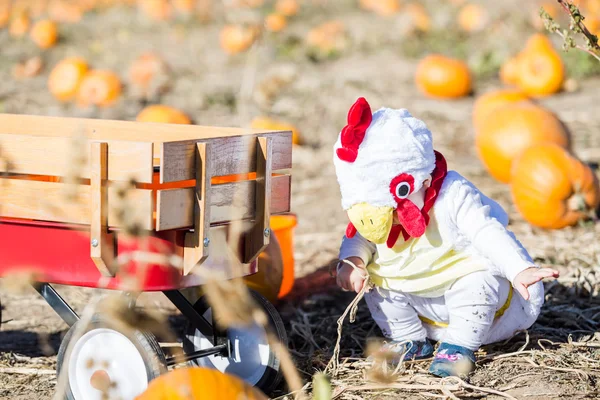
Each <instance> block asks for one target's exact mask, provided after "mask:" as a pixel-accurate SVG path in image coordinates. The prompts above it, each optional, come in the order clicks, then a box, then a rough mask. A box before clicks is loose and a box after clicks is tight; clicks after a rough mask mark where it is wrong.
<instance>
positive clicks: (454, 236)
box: [339, 171, 543, 308]
mask: <svg viewBox="0 0 600 400" xmlns="http://www.w3.org/2000/svg"><path fill="white" fill-rule="evenodd" d="M433 211H434V212H435V215H436V217H437V219H438V226H439V230H440V235H441V236H442V238H443V241H444V243H453V245H454V249H456V250H459V251H464V252H466V253H469V254H474V255H478V256H481V257H483V258H484V259H486V260H488V261H489V264H488V268H489V270H490V271H492V273H493V274H494V275H498V276H502V277H504V278H506V279H508V280H509V281H510V282H511V284H512V283H513V282H514V278H515V277H516V276H517V274H519V273H520V272H521V271H523V270H525V269H527V268H530V267H535V266H536V265H535V264H534V262H533V260H532V259H531V256H530V255H529V254H528V253H527V251H526V250H525V248H524V247H523V246H522V245H521V243H520V242H519V241H518V240H517V239H516V237H515V236H514V234H513V233H512V232H510V231H508V230H507V229H506V226H507V225H508V215H507V214H506V212H505V211H504V209H503V208H502V207H501V206H500V205H499V204H498V203H496V202H495V201H493V200H492V199H490V198H488V197H486V196H485V195H483V194H482V193H481V192H480V191H479V190H478V189H477V188H476V187H475V186H474V185H473V184H472V183H471V182H469V181H468V180H467V179H465V178H464V177H462V176H461V175H460V174H459V173H457V172H456V171H448V174H447V176H446V178H445V179H444V183H443V184H442V188H441V190H440V194H439V195H438V197H437V199H436V201H435V204H434V206H433ZM381 246H386V244H385V243H384V244H382V245H381ZM376 250H377V247H376V246H375V245H374V244H373V243H371V242H369V241H367V240H366V239H364V238H363V237H362V236H360V234H358V233H357V234H356V236H354V237H353V238H352V239H349V238H347V237H344V239H343V241H342V245H341V248H340V255H339V258H340V259H346V258H348V257H360V258H361V259H362V260H363V261H364V262H365V263H366V264H368V263H369V262H371V260H372V258H373V255H374V254H375V251H376ZM540 287H542V286H541V285H533V286H531V287H530V288H529V290H530V294H531V299H532V300H533V299H540V295H541V294H542V293H534V292H535V291H539V290H540ZM542 290H543V288H542ZM540 300H542V301H543V296H542V297H541V299H540ZM536 308H537V307H536Z"/></svg>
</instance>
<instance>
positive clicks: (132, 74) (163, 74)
mask: <svg viewBox="0 0 600 400" xmlns="http://www.w3.org/2000/svg"><path fill="white" fill-rule="evenodd" d="M129 82H130V83H131V85H132V88H133V89H134V91H135V92H136V94H137V95H140V96H142V97H144V98H147V99H148V98H151V97H154V96H155V95H158V94H161V93H163V92H165V91H166V90H167V88H168V86H169V68H168V66H167V64H166V62H165V61H164V60H163V59H162V58H161V57H160V56H159V55H158V54H155V53H152V52H146V53H143V54H141V55H140V56H138V57H137V58H136V59H135V60H133V62H132V63H131V65H130V67H129Z"/></svg>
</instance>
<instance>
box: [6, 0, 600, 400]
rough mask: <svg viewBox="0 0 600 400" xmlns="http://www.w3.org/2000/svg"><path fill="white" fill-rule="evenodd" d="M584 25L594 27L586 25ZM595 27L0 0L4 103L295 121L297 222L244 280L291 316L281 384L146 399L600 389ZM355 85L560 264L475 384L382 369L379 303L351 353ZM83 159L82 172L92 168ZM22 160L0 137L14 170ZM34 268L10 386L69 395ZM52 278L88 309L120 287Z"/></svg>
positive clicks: (163, 312)
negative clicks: (348, 146) (345, 276)
mask: <svg viewBox="0 0 600 400" xmlns="http://www.w3.org/2000/svg"><path fill="white" fill-rule="evenodd" d="M567 3H574V6H573V7H575V6H576V7H578V8H577V11H574V10H575V9H574V8H569V7H570V6H569V4H567ZM563 6H564V7H563ZM565 7H566V8H565ZM540 9H541V10H543V11H542V12H540ZM569 13H574V15H575V16H574V17H570V15H569ZM581 15H583V17H584V18H583V19H582V18H581ZM549 17H550V18H551V19H548V18H549ZM570 18H575V22H574V24H575V25H577V24H584V25H585V29H581V27H580V26H579V25H577V26H576V27H575V28H574V29H571V30H569V26H570V24H571V25H573V22H572V21H571V20H570ZM557 24H558V25H560V27H557V26H558V25H557ZM599 26H600V1H596V0H578V1H567V0H564V1H563V0H560V1H556V0H529V1H519V0H503V1H492V0H419V1H417V0H389V1H388V0H368V1H367V0H330V1H327V0H0V114H23V115H42V116H52V117H77V118H93V119H104V120H123V121H132V122H133V121H135V122H137V123H139V124H140V125H141V126H144V127H148V128H147V129H152V128H151V127H155V129H157V130H160V127H161V126H164V125H158V124H174V126H176V127H177V128H178V129H179V128H181V129H182V130H185V129H187V128H189V126H193V125H196V126H206V127H209V126H212V127H241V128H247V129H259V130H274V131H290V132H291V136H292V139H291V141H290V146H292V168H291V200H290V201H291V214H293V216H294V219H293V220H291V221H292V222H289V223H288V224H287V225H285V224H284V225H285V229H283V228H282V230H283V231H285V233H286V234H287V235H289V236H286V237H285V239H283V236H278V237H277V240H278V241H279V242H278V243H279V244H278V246H280V247H281V249H276V250H272V248H269V249H270V251H269V252H265V253H264V254H263V255H262V256H261V260H263V261H264V260H266V261H264V262H265V265H268V267H266V268H273V271H271V270H269V269H266V271H267V272H264V273H263V274H257V275H256V276H255V278H254V280H252V279H248V280H247V281H246V284H248V285H249V286H250V287H252V288H253V289H254V290H257V291H259V292H260V291H261V290H263V292H261V293H263V295H264V296H265V297H267V298H268V299H269V300H270V301H271V302H272V303H273V305H274V307H275V308H276V309H277V311H278V313H279V314H280V315H281V318H282V320H283V326H284V328H285V332H286V334H287V338H288V344H287V349H288V350H287V351H284V350H281V353H280V355H281V356H280V357H279V358H280V359H281V360H282V361H281V370H282V372H283V378H282V379H281V382H279V383H278V384H277V385H276V387H275V389H274V390H273V391H272V392H270V393H263V392H261V391H259V390H258V389H254V388H252V387H251V386H250V385H248V384H246V383H244V382H242V381H241V380H239V379H234V378H231V377H228V376H225V375H223V374H217V375H214V374H213V373H214V371H206V370H201V368H199V367H198V369H190V370H189V371H181V372H179V371H178V370H177V369H175V370H174V371H173V368H171V373H172V375H166V376H163V377H161V378H157V379H161V380H156V381H154V382H153V384H152V385H151V386H149V389H148V392H147V393H145V394H143V395H140V397H139V398H140V399H159V398H160V399H163V398H164V399H175V398H177V399H179V398H181V399H184V398H185V399H186V400H191V399H202V398H215V399H216V398H221V397H218V395H219V393H230V394H228V395H227V396H228V398H237V397H235V396H237V395H239V396H240V397H239V398H240V399H241V398H256V399H262V398H278V399H290V400H291V399H294V398H306V399H316V400H329V399H334V398H335V399H426V398H441V399H456V398H459V399H467V398H468V399H471V398H478V399H482V398H485V399H527V400H542V399H564V398H572V399H597V398H600V220H599V215H600V214H599V212H600V183H599V178H600V169H599V165H600V47H598V44H597V42H596V43H594V41H593V39H590V38H593V35H594V33H595V34H596V35H600V29H599ZM547 28H549V29H547ZM586 34H588V36H586ZM563 36H564V37H563ZM564 48H566V49H567V51H565V50H564ZM359 97H365V98H367V99H368V100H369V103H370V104H371V106H372V107H373V111H375V110H377V109H378V108H380V107H390V108H406V109H408V110H409V111H410V113H411V114H412V115H413V116H415V117H416V118H419V119H421V120H423V121H424V122H425V124H426V125H427V127H428V128H429V129H430V130H431V132H432V134H433V143H434V147H435V150H437V151H439V152H440V153H442V154H443V156H444V157H445V159H446V160H447V163H448V168H449V169H450V170H456V171H457V172H459V173H460V174H461V175H463V176H464V177H465V178H467V179H468V180H469V181H471V182H473V183H474V184H475V185H476V186H477V188H478V189H480V190H481V191H482V192H483V193H485V195H486V196H487V197H490V198H492V199H494V200H496V201H497V202H498V203H499V204H500V205H501V206H502V207H503V208H504V209H505V210H506V211H507V213H508V216H509V219H510V221H509V226H508V228H509V229H510V230H511V231H512V232H514V234H515V235H516V237H517V238H518V239H519V241H520V242H521V243H522V244H523V246H524V247H525V248H526V249H527V250H528V252H529V253H530V254H531V256H532V257H533V259H534V261H535V262H536V263H537V264H538V265H540V266H546V267H551V268H554V269H556V270H558V271H559V272H560V277H559V278H558V279H556V280H547V281H545V282H544V285H545V304H544V306H543V308H542V311H541V314H540V317H539V318H538V320H537V322H536V323H535V324H534V325H533V326H532V327H531V328H530V329H529V330H528V331H526V332H520V333H518V334H517V335H516V336H515V337H513V338H512V339H510V340H508V341H506V342H502V343H497V344H493V345H488V346H484V347H482V348H481V349H480V350H479V351H478V352H477V353H476V356H477V370H476V371H475V373H474V374H473V375H472V376H471V377H470V378H469V379H468V380H462V379H457V378H443V379H439V378H435V377H433V376H432V375H430V374H428V373H427V369H428V367H429V364H428V361H427V360H425V361H411V362H407V363H404V364H403V365H402V366H401V367H399V368H398V369H397V370H396V371H382V370H377V369H374V368H372V367H371V364H370V363H369V362H367V356H368V355H369V353H370V351H371V350H372V346H376V344H374V343H372V342H377V340H376V339H378V338H379V339H380V338H382V337H383V336H382V332H381V331H380V330H379V328H378V327H377V325H376V324H375V323H374V322H373V320H372V318H371V316H370V313H369V309H368V307H367V305H366V303H365V302H364V301H361V302H360V303H359V304H358V308H357V312H356V319H355V322H353V323H350V322H349V321H348V318H346V320H345V322H344V323H343V324H342V328H341V334H340V341H339V345H338V346H337V347H338V348H337V349H336V339H338V333H339V331H338V324H337V321H338V318H340V316H341V315H342V314H343V313H344V312H345V310H346V307H347V306H348V305H349V304H350V303H351V302H352V300H353V299H354V297H355V295H356V294H355V293H351V292H344V291H342V290H341V289H340V288H338V287H337V286H336V280H335V278H334V277H333V276H332V275H331V274H330V270H332V268H331V266H332V265H335V261H336V259H337V256H338V251H339V247H340V243H341V239H342V237H343V236H344V233H345V232H346V227H347V225H348V216H347V214H346V213H345V212H344V210H343V209H342V206H341V196H340V191H339V186H338V182H337V180H336V174H335V169H334V164H333V162H332V157H333V146H334V143H335V141H336V139H337V137H338V134H339V133H340V131H341V130H342V128H343V127H344V125H346V121H347V115H348V109H349V107H350V106H351V105H352V104H353V103H354V102H355V101H356V99H358V98H359ZM1 128H2V127H0V129H1ZM3 133H4V132H0V136H2V134H3ZM0 139H1V138H0ZM0 143H2V141H1V140H0ZM165 151H166V150H165ZM219 151H221V149H219ZM72 153H73V154H70V155H69V157H73V161H72V165H73V166H75V167H74V168H76V166H77V165H78V163H81V162H83V163H85V162H87V161H85V157H87V154H82V153H77V147H74V148H73V149H72ZM40 154H41V153H40ZM222 154H223V157H226V156H227V154H228V153H227V150H226V149H224V150H222ZM82 157H83V160H84V161H81V159H82ZM148 158H149V159H150V156H148ZM12 167H14V165H12ZM10 168H11V159H10V150H6V149H3V148H2V147H1V146H0V174H2V175H4V173H5V172H6V173H10ZM154 173H155V179H158V176H159V174H158V172H156V171H155V172H154ZM277 173H279V171H278V172H277ZM277 173H276V174H275V175H274V177H275V176H276V175H277ZM217 178H218V179H213V182H212V184H213V185H217V184H226V183H227V182H231V181H228V180H227V179H230V178H231V179H232V180H233V181H235V180H238V178H240V177H239V176H237V177H236V176H234V177H233V178H232V177H227V176H226V177H217ZM255 178H256V177H252V178H250V179H255ZM2 179H4V176H2ZM9 179H12V176H11V177H6V179H5V180H9ZM51 179H54V178H51ZM57 179H58V178H57ZM187 179H189V177H188V178H187ZM219 179H222V181H219ZM240 179H241V178H240ZM51 181H52V180H51ZM148 182H151V181H148ZM156 182H157V181H155V182H154V183H152V184H155V183H156ZM182 182H183V183H184V184H186V185H187V187H188V188H189V187H194V185H193V183H191V184H190V182H189V181H182ZM273 182H277V181H276V180H274V181H273ZM142 185H145V184H144V183H135V182H133V183H131V186H132V187H133V188H134V189H136V188H137V189H140V188H143V186H142ZM148 185H150V184H148ZM257 185H258V184H257ZM274 185H275V184H274ZM2 190H3V185H1V184H0V194H1V193H2ZM49 196H50V194H49ZM1 198H2V197H1V196H0V199H1ZM257 199H258V196H257ZM154 200H156V199H154ZM190 201H191V200H190ZM257 201H258V200H257ZM2 207H3V205H2V204H1V202H0V217H2V216H3V214H2ZM154 217H155V219H158V218H159V217H157V216H156V215H155V216H154ZM1 223H2V220H1V218H0V224H1ZM272 223H274V222H272ZM390 224H391V223H390ZM292 225H293V226H292ZM271 229H272V230H274V231H275V230H276V229H275V227H274V225H271ZM260 232H261V235H262V232H263V231H262V230H261V231H260ZM276 233H277V232H276ZM292 233H293V240H292V239H291V235H292ZM266 234H267V233H266ZM282 235H283V234H282ZM2 240H3V238H2V237H0V241H2ZM276 243H277V242H276ZM65 251H68V249H65ZM282 259H283V260H284V261H281V260H282ZM263 261H259V265H260V262H263ZM0 263H2V254H1V253H0ZM283 264H285V265H286V268H288V267H289V268H288V270H287V272H286V271H283V272H282V271H281V270H282V268H284V267H282V265H283ZM291 268H293V272H290V271H292V270H291ZM333 269H335V268H333ZM31 279H32V277H31V276H22V275H18V274H15V276H7V277H3V278H0V301H1V307H2V309H1V313H0V318H1V325H0V399H11V400H25V399H27V400H29V399H43V400H50V399H53V396H54V394H55V393H56V392H57V391H58V392H59V393H61V396H62V397H60V399H61V400H62V399H63V398H66V397H64V396H63V394H64V393H65V392H64V387H63V386H64V382H62V381H61V378H60V376H59V377H57V376H56V374H55V370H56V367H57V354H58V353H59V347H60V343H61V340H62V339H63V337H64V336H65V334H66V332H67V330H68V326H67V324H65V323H64V322H63V320H62V319H61V318H60V317H59V316H58V315H56V314H55V313H54V311H52V309H51V308H50V307H48V305H47V304H46V303H45V302H44V300H43V299H42V297H40V295H39V294H38V293H37V292H36V291H35V290H33V289H32V287H31V285H29V284H30V283H31ZM272 281H277V282H272ZM282 281H283V283H282ZM265 282H266V283H265ZM209 284H210V283H209ZM261 285H262V286H261ZM268 285H275V286H276V287H269V288H267V286H268ZM292 285H293V286H292ZM56 289H57V290H58V292H59V293H60V294H61V295H62V296H63V297H64V298H66V299H68V301H69V304H71V305H72V306H73V307H74V308H75V310H76V311H77V312H78V313H82V315H83V314H85V312H86V311H85V310H87V309H88V308H89V307H90V305H91V304H93V303H94V301H96V300H95V299H97V298H98V294H99V293H100V294H105V293H109V291H108V290H107V291H104V290H99V289H87V288H74V287H69V286H61V285H56ZM221 289H222V290H223V291H225V292H226V291H227V290H229V289H223V288H221ZM205 292H206V295H207V298H209V300H210V298H211V295H212V296H215V293H217V295H223V294H222V292H219V291H218V290H215V291H213V292H215V293H213V292H211V291H210V290H209V289H206V290H205ZM211 293H212V294H211ZM232 293H234V292H232ZM234 294H235V293H234ZM278 297H279V298H278ZM136 302H137V306H139V307H138V308H139V310H141V311H135V313H134V312H133V311H131V313H132V314H131V315H130V314H127V318H125V319H126V320H127V321H128V322H127V323H129V324H133V325H134V326H137V327H138V328H139V329H142V328H144V329H149V328H148V327H151V328H153V329H154V328H156V329H158V330H159V331H160V335H159V336H160V343H161V345H162V346H166V347H170V348H178V349H181V348H185V346H186V344H185V343H184V342H183V341H185V339H181V338H182V337H184V338H185V335H184V332H185V329H186V326H185V321H184V320H183V318H182V315H181V314H180V313H179V311H178V310H177V309H176V308H175V307H173V305H172V304H171V303H169V302H168V301H167V300H166V297H165V296H164V295H163V294H161V293H160V292H159V293H158V294H148V293H143V294H141V295H140V296H139V297H138V298H137V299H136ZM243 302H244V297H241V296H238V297H236V296H235V295H233V294H232V295H231V296H230V298H228V301H227V304H225V305H226V306H225V307H222V308H223V309H224V310H225V312H224V314H225V315H226V316H227V315H228V316H229V317H230V319H231V318H233V319H235V318H243V317H247V315H243V314H244V313H240V312H238V313H237V314H236V311H239V310H238V308H236V306H235V305H236V304H239V303H243ZM213 308H214V309H215V313H216V312H217V311H219V308H218V307H213ZM240 309H241V310H244V308H243V307H240ZM136 310H137V309H136ZM231 310H233V311H231ZM226 311H231V315H229V314H228V313H227V312H226ZM111 312H112V314H111V313H109V315H122V314H121V313H120V311H114V310H113V311H111ZM144 312H147V314H144ZM253 317H254V316H253ZM115 318H116V317H115ZM225 319H227V318H225ZM156 321H162V322H161V323H158V324H157V323H156ZM167 322H170V323H171V326H172V329H169V330H168V332H167V331H166V330H165V329H164V327H165V326H167V325H168V324H167ZM224 323H225V322H224ZM136 324H137V325H136ZM280 328H281V327H280ZM161 329H162V330H161ZM281 329H283V328H281ZM157 335H158V334H157ZM144 343H145V342H144ZM150 345H154V343H153V342H152V343H150V344H149V346H150ZM284 347H285V346H284ZM334 350H338V351H339V354H338V351H334ZM332 357H337V360H338V361H339V363H338V364H335V365H336V366H335V367H334V368H333V369H332V367H331V365H332V364H330V360H331V359H332ZM182 366H185V365H184V364H181V365H179V367H182ZM233 369H235V368H233ZM151 372H152V373H154V372H156V371H151ZM163 372H166V371H163ZM173 372H175V373H173ZM148 374H149V376H150V372H149V373H148ZM215 374H216V373H215ZM90 379H95V380H94V382H93V383H92V384H93V386H94V385H96V386H97V387H99V388H101V387H104V386H106V387H107V388H108V387H109V386H110V384H111V383H110V380H109V381H107V382H105V381H103V380H102V377H101V376H100V377H98V376H95V377H93V378H90ZM96 380H98V381H96ZM151 383H152V382H151ZM185 385H189V386H190V387H189V390H187V391H186V390H184V391H181V390H180V389H181V387H184V386H185ZM194 385H196V386H194ZM96 386H94V387H96ZM213 386H214V387H213ZM151 389H152V390H155V391H156V392H155V394H153V393H152V392H151ZM296 389H298V390H296ZM300 389H301V390H300ZM98 390H99V393H100V391H102V390H101V389H98ZM107 390H108V389H107ZM161 390H162V392H160V393H161V394H160V395H159V394H158V392H159V391H161ZM294 390H296V391H295V392H294V393H292V392H293V391H294ZM178 391H179V392H178ZM176 392H177V393H184V394H179V395H176V394H174V393H176ZM165 393H166V394H165ZM168 393H171V394H170V395H168ZM71 395H72V394H71ZM209 395H210V396H212V397H209ZM98 396H99V397H97V398H98V399H100V398H107V399H108V397H100V395H98ZM265 396H266V397H265ZM69 398H70V397H69ZM132 399H133V398H132ZM90 400H94V399H90ZM123 400H128V399H123Z"/></svg>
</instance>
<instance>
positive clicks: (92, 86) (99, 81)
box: [77, 70, 121, 107]
mask: <svg viewBox="0 0 600 400" xmlns="http://www.w3.org/2000/svg"><path fill="white" fill-rule="evenodd" d="M120 95H121V80H120V79H119V77H118V76H117V74H115V73H114V72H112V71H107V70H92V71H90V72H88V73H87V74H85V76H84V77H83V80H82V81H81V85H80V86H79V90H78V91H77V104H78V105H79V106H80V107H89V106H98V107H109V106H111V105H113V104H114V103H116V101H117V100H118V99H119V96H120Z"/></svg>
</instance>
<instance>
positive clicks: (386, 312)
mask: <svg viewBox="0 0 600 400" xmlns="http://www.w3.org/2000/svg"><path fill="white" fill-rule="evenodd" d="M379 290H381V292H382V293H383V296H382V294H380V293H379ZM379 290H377V289H373V290H371V291H370V292H368V293H366V294H365V301H366V302H367V305H368V306H369V310H370V311H371V316H372V317H373V319H374V320H375V322H376V323H377V325H378V326H379V328H380V329H381V332H382V333H383V335H384V336H385V337H386V338H388V339H391V340H395V341H403V340H414V341H424V340H425V339H426V338H427V332H426V331H425V328H424V327H423V323H422V322H421V320H420V319H419V316H418V314H417V312H416V311H415V309H414V308H413V307H412V306H411V305H410V303H409V301H408V298H407V296H406V295H404V294H402V293H399V292H392V291H388V290H384V289H379Z"/></svg>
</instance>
